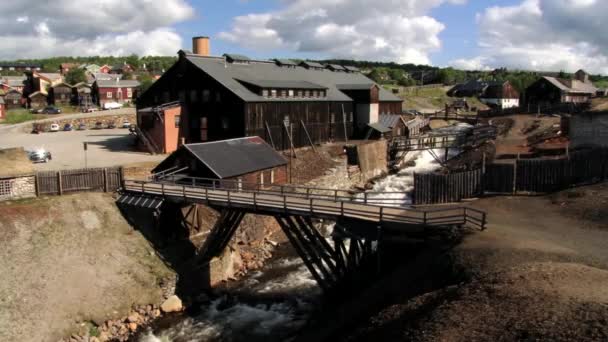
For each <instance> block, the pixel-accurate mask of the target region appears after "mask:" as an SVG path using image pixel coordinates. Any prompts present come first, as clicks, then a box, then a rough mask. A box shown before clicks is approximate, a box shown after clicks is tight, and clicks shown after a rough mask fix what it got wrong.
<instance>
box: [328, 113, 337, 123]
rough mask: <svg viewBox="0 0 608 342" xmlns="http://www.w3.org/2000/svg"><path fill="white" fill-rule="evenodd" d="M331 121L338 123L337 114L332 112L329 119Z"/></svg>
mask: <svg viewBox="0 0 608 342" xmlns="http://www.w3.org/2000/svg"><path fill="white" fill-rule="evenodd" d="M329 120H330V121H329V122H330V123H332V124H333V123H336V114H335V113H331V116H330V119H329Z"/></svg>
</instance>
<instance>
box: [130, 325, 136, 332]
mask: <svg viewBox="0 0 608 342" xmlns="http://www.w3.org/2000/svg"><path fill="white" fill-rule="evenodd" d="M129 330H131V331H132V332H133V331H135V330H137V323H129Z"/></svg>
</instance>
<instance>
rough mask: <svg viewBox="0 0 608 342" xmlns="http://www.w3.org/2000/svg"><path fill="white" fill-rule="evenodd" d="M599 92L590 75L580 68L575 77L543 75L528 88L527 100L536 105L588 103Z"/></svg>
mask: <svg viewBox="0 0 608 342" xmlns="http://www.w3.org/2000/svg"><path fill="white" fill-rule="evenodd" d="M597 93H598V89H597V88H596V87H595V86H594V85H593V83H591V81H590V80H589V75H588V74H587V73H586V72H585V71H583V70H579V71H578V72H576V74H575V78H574V79H563V78H556V77H549V76H544V77H542V78H541V79H539V80H538V81H536V82H535V83H533V84H532V85H531V86H529V87H528V88H527V89H526V102H527V103H528V104H534V105H552V104H559V103H586V102H589V101H590V100H591V98H593V97H596V96H597Z"/></svg>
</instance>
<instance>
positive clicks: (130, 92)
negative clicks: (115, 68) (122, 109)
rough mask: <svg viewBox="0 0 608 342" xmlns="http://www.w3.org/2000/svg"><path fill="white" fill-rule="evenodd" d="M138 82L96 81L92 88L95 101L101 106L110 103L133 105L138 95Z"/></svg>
mask: <svg viewBox="0 0 608 342" xmlns="http://www.w3.org/2000/svg"><path fill="white" fill-rule="evenodd" d="M138 88H139V82H138V81H131V80H115V81H95V83H93V86H92V92H93V94H94V96H93V97H94V100H93V101H95V102H96V104H98V105H99V106H103V105H104V104H105V103H108V102H117V103H122V104H125V103H131V102H133V100H134V99H135V97H136V95H137V89H138Z"/></svg>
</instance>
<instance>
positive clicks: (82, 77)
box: [65, 68, 87, 85]
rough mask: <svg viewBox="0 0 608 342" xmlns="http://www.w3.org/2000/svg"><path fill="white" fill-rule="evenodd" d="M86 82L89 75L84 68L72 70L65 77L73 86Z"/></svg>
mask: <svg viewBox="0 0 608 342" xmlns="http://www.w3.org/2000/svg"><path fill="white" fill-rule="evenodd" d="M86 81H87V75H86V74H85V72H84V69H82V68H74V69H70V71H68V73H67V74H66V75H65V82H66V83H69V84H72V85H74V84H77V83H80V82H86Z"/></svg>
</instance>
